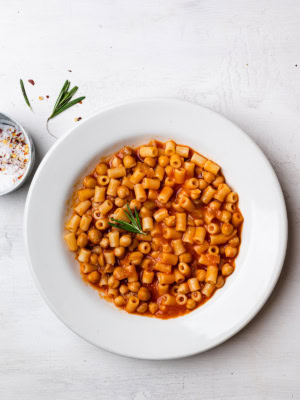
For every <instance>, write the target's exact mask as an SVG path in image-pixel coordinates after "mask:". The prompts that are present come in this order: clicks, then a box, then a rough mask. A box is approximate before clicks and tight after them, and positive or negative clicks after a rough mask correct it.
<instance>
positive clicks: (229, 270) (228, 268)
mask: <svg viewBox="0 0 300 400" xmlns="http://www.w3.org/2000/svg"><path fill="white" fill-rule="evenodd" d="M233 270H234V268H233V266H232V265H230V264H224V265H223V267H222V275H223V276H228V275H231V274H232V273H233Z"/></svg>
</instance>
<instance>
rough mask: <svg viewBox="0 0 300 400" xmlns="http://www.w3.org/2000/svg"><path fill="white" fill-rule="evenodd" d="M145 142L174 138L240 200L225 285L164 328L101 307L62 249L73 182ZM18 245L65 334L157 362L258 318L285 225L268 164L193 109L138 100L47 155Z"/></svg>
mask: <svg viewBox="0 0 300 400" xmlns="http://www.w3.org/2000/svg"><path fill="white" fill-rule="evenodd" d="M151 138H155V139H160V140H163V141H165V140H166V139H169V138H172V139H174V140H175V141H176V142H178V143H181V144H187V145H189V146H191V147H192V148H194V149H195V150H197V151H199V152H200V153H202V154H203V155H205V156H207V157H208V158H211V159H212V160H214V161H216V162H217V163H218V164H220V165H221V166H222V169H223V172H224V174H225V177H226V179H227V180H228V182H229V184H230V185H231V186H232V187H233V188H234V189H235V190H236V191H237V192H238V193H239V195H240V208H241V211H242V213H243V215H244V218H245V223H244V228H243V233H242V245H241V250H240V254H239V256H238V259H237V267H236V271H235V272H234V274H233V275H232V276H231V277H229V279H228V280H227V282H226V285H225V286H224V287H223V288H222V289H221V290H218V291H217V292H216V294H215V295H214V296H213V298H212V299H211V300H210V301H208V302H207V303H206V304H205V305H203V306H202V307H200V308H198V309H197V310H195V311H193V312H191V313H190V314H188V315H186V316H183V317H179V318H174V319H169V320H160V319H156V318H147V317H142V316H137V315H130V314H127V313H126V312H124V311H120V310H119V309H117V308H116V307H114V306H113V305H112V304H110V303H108V302H106V301H105V300H103V299H100V298H99V296H98V293H97V291H95V290H93V289H92V288H91V287H89V286H88V285H86V284H84V283H83V281H82V279H81V277H80V274H79V268H78V264H77V262H76V261H75V260H74V257H73V255H72V254H71V253H70V252H69V251H68V250H67V248H66V245H65V243H64V240H63V231H64V230H63V225H64V221H65V217H66V202H67V200H68V199H69V198H70V196H71V193H72V191H73V189H74V187H73V185H74V182H76V181H78V178H79V177H83V176H84V172H87V171H89V170H91V168H92V167H93V166H94V165H95V164H96V161H97V160H98V159H99V157H100V156H103V155H107V154H111V153H112V152H114V151H115V150H118V149H119V148H121V147H122V146H124V145H139V144H142V143H147V142H148V141H149V140H150V139H151ZM25 242H26V251H27V256H28V259H29V262H30V265H31V268H32V272H33V275H34V277H35V281H36V283H37V285H38V287H39V289H40V291H41V293H42V295H43V297H44V299H45V300H46V302H47V303H48V305H49V306H50V308H51V309H52V310H53V311H54V312H55V314H56V315H57V316H58V317H59V318H60V319H61V321H63V322H64V323H65V324H66V325H67V326H68V327H69V328H70V329H72V330H73V331H74V332H75V333H77V334H78V335H79V336H81V337H82V338H84V339H86V340H87V341H89V342H90V343H93V344H95V345H96V346H99V347H101V348H103V349H106V350H108V351H111V352H114V353H117V354H121V355H124V356H129V357H136V358H144V359H160V360H162V359H171V358H179V357H184V356H189V355H192V354H196V353H200V352H202V351H205V350H207V349H210V348H212V347H214V346H216V345H218V344H220V343H222V342H224V341H225V340H226V339H228V338H230V337H231V336H232V335H234V334H235V333H237V332H238V331H239V330H240V329H242V328H243V327H244V326H245V325H246V324H247V323H248V322H249V321H250V320H251V319H252V318H253V317H254V316H255V315H256V313H257V312H258V311H259V310H260V308H261V307H262V306H263V304H264V303H265V301H266V300H267V298H268V297H269V295H270V294H271V292H272V290H273V288H274V286H275V283H276V281H277V279H278V277H279V274H280V271H281V268H282V264H283V260H284V256H285V251H286V243H287V217H286V209H285V203H284V199H283V195H282V192H281V189H280V186H279V183H278V180H277V178H276V175H275V173H274V171H273V169H272V167H271V165H270V163H269V162H268V160H267V159H266V157H265V156H264V154H263V153H262V152H261V150H260V149H259V148H258V147H257V146H256V144H255V143H254V142H253V141H252V140H251V139H250V138H249V137H248V136H247V135H246V134H245V133H244V132H243V131H242V130H241V129H239V128H238V127H237V126H235V125H234V124H232V123H231V122H229V121H228V120H226V119H225V118H223V117H222V116H220V115H218V114H216V113H215V112H213V111H211V110H209V109H207V108H203V107H201V106H198V105H195V104H191V103H186V102H182V101H178V100H170V99H145V100H138V101H133V102H128V103H126V104H122V105H118V106H115V107H112V108H109V109H107V110H104V111H102V112H100V113H98V114H97V115H94V116H93V117H91V118H89V119H88V120H86V121H84V122H82V123H81V124H79V125H78V126H77V127H76V128H74V129H73V130H72V131H70V132H69V133H68V134H66V135H65V136H63V137H62V138H61V139H60V140H58V141H57V143H56V144H55V145H54V146H53V147H52V148H51V150H50V151H49V152H48V154H47V155H46V157H45V158H44V159H43V161H42V163H41V165H40V166H39V168H38V171H37V172H36V174H35V177H34V179H33V182H32V184H31V187H30V190H29V193H28V198H27V203H26V207H25Z"/></svg>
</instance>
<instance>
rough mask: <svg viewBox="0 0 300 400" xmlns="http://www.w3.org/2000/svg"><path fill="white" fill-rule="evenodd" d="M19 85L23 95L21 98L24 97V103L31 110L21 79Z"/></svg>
mask: <svg viewBox="0 0 300 400" xmlns="http://www.w3.org/2000/svg"><path fill="white" fill-rule="evenodd" d="M20 85H21V90H22V93H23V97H24V100H25V103H26V104H27V105H28V107H29V108H30V109H31V110H32V108H31V104H30V102H29V100H28V97H27V94H26V90H25V86H24V83H23V80H22V79H20Z"/></svg>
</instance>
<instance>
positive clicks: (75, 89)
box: [59, 86, 78, 107]
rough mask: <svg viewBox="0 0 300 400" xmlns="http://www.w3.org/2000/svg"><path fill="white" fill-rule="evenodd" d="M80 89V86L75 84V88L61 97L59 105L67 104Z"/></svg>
mask: <svg viewBox="0 0 300 400" xmlns="http://www.w3.org/2000/svg"><path fill="white" fill-rule="evenodd" d="M77 90H78V86H74V87H73V89H71V90H70V91H69V92H66V94H65V95H64V97H63V98H62V99H61V101H60V102H59V107H62V106H63V105H65V104H66V103H67V102H68V101H69V100H71V99H72V97H73V96H74V94H75V93H76V92H77Z"/></svg>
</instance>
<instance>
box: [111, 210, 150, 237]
mask: <svg viewBox="0 0 300 400" xmlns="http://www.w3.org/2000/svg"><path fill="white" fill-rule="evenodd" d="M127 209H128V212H127V211H126V210H124V212H125V214H126V215H127V217H128V218H129V219H130V222H125V221H121V220H120V219H115V218H111V220H112V221H114V222H115V223H112V222H109V225H110V226H114V227H115V228H119V229H124V231H128V232H133V233H139V234H140V235H147V234H146V233H145V232H143V230H142V225H141V220H140V217H139V213H138V211H137V208H136V207H135V208H134V214H135V216H134V215H133V213H132V211H131V209H130V207H129V204H128V203H127Z"/></svg>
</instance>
